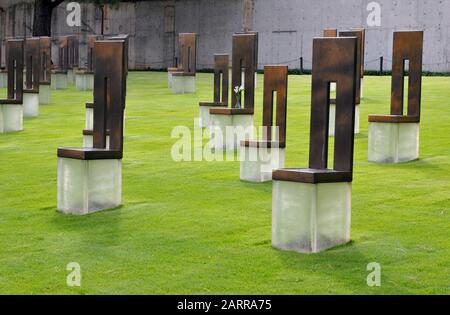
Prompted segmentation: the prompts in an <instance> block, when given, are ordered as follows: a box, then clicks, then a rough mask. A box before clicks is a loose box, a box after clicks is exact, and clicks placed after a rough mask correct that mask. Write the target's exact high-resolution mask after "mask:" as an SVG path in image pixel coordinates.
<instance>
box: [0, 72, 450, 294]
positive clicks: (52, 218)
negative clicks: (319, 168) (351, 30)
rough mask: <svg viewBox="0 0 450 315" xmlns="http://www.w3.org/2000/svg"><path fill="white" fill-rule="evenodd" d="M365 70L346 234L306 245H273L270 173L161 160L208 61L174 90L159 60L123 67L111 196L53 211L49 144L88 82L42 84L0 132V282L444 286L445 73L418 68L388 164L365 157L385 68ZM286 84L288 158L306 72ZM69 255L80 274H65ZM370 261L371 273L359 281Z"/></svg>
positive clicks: (57, 289)
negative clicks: (190, 81) (187, 89)
mask: <svg viewBox="0 0 450 315" xmlns="http://www.w3.org/2000/svg"><path fill="white" fill-rule="evenodd" d="M262 78H263V76H262V75H261V74H260V75H259V76H258V88H257V93H256V95H257V97H256V115H255V123H256V124H260V122H261V116H262V113H261V108H262V86H263V84H262V83H263V81H262ZM364 83H365V86H364V87H365V89H364V92H365V95H364V98H363V101H362V104H361V134H359V135H358V136H357V137H356V140H355V162H354V172H355V176H354V181H353V194H352V231H351V238H352V242H351V243H350V244H348V245H345V246H341V247H338V248H335V249H332V250H328V251H325V252H323V253H320V254H312V255H307V254H299V253H295V252H286V251H280V250H276V249H273V248H272V247H271V215H272V214H271V201H272V190H271V189H272V184H271V183H264V184H253V183H245V182H241V181H240V180H239V162H237V161H234V162H230V161H226V162H217V161H216V162H206V161H201V162H175V161H173V160H172V158H171V148H172V145H173V144H174V143H175V142H176V141H177V139H176V138H171V132H172V129H173V128H174V127H175V126H188V127H189V128H191V129H192V128H193V125H194V121H193V119H194V117H197V116H198V113H199V109H198V102H199V101H208V100H211V99H212V75H211V74H198V75H197V93H196V94H191V95H173V94H172V93H171V91H170V90H169V89H168V88H167V74H166V73H156V72H131V73H130V75H129V85H128V95H127V111H126V136H125V152H124V160H123V206H122V207H120V208H118V209H113V210H108V211H103V212H98V213H94V214H91V215H87V216H82V217H81V216H72V215H64V214H61V213H59V212H57V211H56V193H57V180H56V176H57V169H56V166H57V157H56V149H57V147H58V146H75V147H79V146H81V144H82V135H81V132H82V129H83V128H84V121H85V108H84V103H85V102H86V101H90V100H92V93H91V92H78V91H76V90H75V89H74V87H73V86H71V87H70V88H69V89H68V90H65V91H53V92H52V103H51V105H46V106H41V108H40V110H41V112H40V116H39V117H38V118H35V119H25V121H24V128H25V130H24V131H23V132H19V133H11V134H1V135H0V293H2V294H5V293H20V294H23V293H24V294H29V293H32V294H56V293H61V294H109V293H112V294H118V293H129V294H141V293H144V294H169V293H170V294H188V293H193V294H226V293H235V294H251V293H253V294H263V293H267V294H270V293H272V294H419V293H430V294H449V293H450V278H449V274H450V267H449V264H450V261H449V260H450V250H449V247H450V240H449V230H450V220H449V212H450V101H449V100H450V78H443V77H426V78H424V80H423V97H422V101H423V102H422V104H423V107H422V121H421V131H420V141H421V143H420V160H418V161H415V162H410V163H404V164H398V165H380V164H373V163H369V162H368V161H367V115H368V114H371V113H372V114H374V113H378V114H383V113H388V112H389V102H390V78H389V77H366V78H365V82H364ZM2 93H3V94H4V93H5V89H3V90H2ZM288 94H289V100H288V128H287V153H286V154H287V156H286V166H287V167H305V166H307V161H308V147H309V114H310V98H311V96H310V76H290V77H289V93H288ZM69 262H78V263H79V264H80V265H81V273H82V285H81V287H68V286H67V285H66V276H67V275H68V274H69V271H67V270H66V265H67V264H68V263H69ZM370 262H378V263H379V264H380V265H381V275H382V278H381V287H369V286H367V284H366V277H367V275H368V273H369V272H368V271H367V270H366V266H367V264H368V263H370Z"/></svg>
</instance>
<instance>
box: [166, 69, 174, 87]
mask: <svg viewBox="0 0 450 315" xmlns="http://www.w3.org/2000/svg"><path fill="white" fill-rule="evenodd" d="M172 81H173V72H167V87H168V88H169V89H170V88H172Z"/></svg>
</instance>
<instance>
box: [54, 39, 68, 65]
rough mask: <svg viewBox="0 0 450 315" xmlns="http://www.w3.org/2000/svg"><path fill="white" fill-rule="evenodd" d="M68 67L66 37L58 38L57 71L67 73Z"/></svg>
mask: <svg viewBox="0 0 450 315" xmlns="http://www.w3.org/2000/svg"><path fill="white" fill-rule="evenodd" d="M68 66H69V47H68V46H67V36H60V37H59V41H58V67H57V70H59V71H67V69H68Z"/></svg>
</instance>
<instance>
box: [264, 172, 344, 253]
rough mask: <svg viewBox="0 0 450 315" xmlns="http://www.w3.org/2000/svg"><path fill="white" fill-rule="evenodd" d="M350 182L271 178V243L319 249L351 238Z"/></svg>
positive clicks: (310, 250) (304, 249) (303, 250)
mask: <svg viewBox="0 0 450 315" xmlns="http://www.w3.org/2000/svg"><path fill="white" fill-rule="evenodd" d="M351 193H352V184H351V183H348V182H339V183H319V184H307V183H299V182H289V181H278V180H274V181H273V185H272V246H273V247H275V248H279V249H283V250H293V251H297V252H301V253H318V252H321V251H324V250H326V249H328V248H331V247H334V246H338V245H341V244H345V243H347V242H349V241H350V220H351Z"/></svg>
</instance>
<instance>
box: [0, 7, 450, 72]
mask: <svg viewBox="0 0 450 315" xmlns="http://www.w3.org/2000/svg"><path fill="white" fill-rule="evenodd" d="M1 1H2V0H0V6H1V5H2V2H1ZM243 1H244V0H176V1H175V0H172V1H170V0H169V1H140V2H134V3H130V2H125V3H121V4H120V6H119V8H118V9H108V10H106V12H105V18H106V20H105V34H115V33H129V34H130V50H129V55H130V58H129V59H130V68H132V69H147V68H164V67H167V66H169V65H171V64H172V63H173V58H174V56H175V55H176V45H175V42H176V36H175V35H176V34H177V33H178V32H197V33H198V34H199V38H198V40H199V42H198V67H199V68H211V67H212V63H213V54H214V53H231V35H232V34H233V32H236V31H241V30H242V28H243V19H244V13H243V8H244V5H243ZM247 1H250V2H251V3H252V4H253V14H252V15H253V18H252V23H250V24H252V25H253V29H254V30H256V31H258V32H260V41H259V43H260V46H259V62H260V64H259V67H260V68H262V67H263V66H264V64H273V63H287V64H288V65H289V67H290V68H299V64H300V62H299V59H300V57H303V61H304V66H305V68H306V69H308V68H310V67H311V56H312V51H311V48H312V38H313V37H316V36H321V34H322V30H323V28H327V27H333V28H338V29H339V30H344V29H348V28H352V27H365V28H366V56H365V60H366V69H368V70H377V69H378V68H379V57H380V56H384V60H385V63H384V68H385V69H386V70H389V69H390V67H391V59H392V56H391V50H392V32H393V31H394V30H401V29H423V30H424V31H425V43H424V70H428V71H445V72H449V71H450V0H378V1H377V2H378V3H380V4H381V8H382V16H381V26H380V27H369V26H367V24H366V19H367V16H368V14H369V12H368V11H367V10H366V7H367V4H368V3H369V2H371V1H370V0H351V1H350V0H247ZM3 2H5V1H3ZM6 2H8V1H6ZM11 3H12V4H11ZM32 5H33V1H32V0H31V1H28V0H25V1H12V0H9V4H3V6H4V8H6V9H5V10H4V11H3V12H0V28H1V29H0V36H2V38H5V37H7V36H23V35H29V34H31V25H32ZM171 8H173V10H174V11H173V12H174V13H173V14H171V12H172V11H171V10H170V9H171ZM247 10H248V8H246V14H245V16H246V19H248V16H249V12H248V11H247ZM66 14H67V13H66V10H65V5H64V4H63V5H61V6H60V7H59V8H58V9H57V11H56V14H54V20H53V33H54V35H55V36H57V35H62V34H70V33H78V34H80V35H81V36H80V37H81V42H83V41H84V40H85V34H87V33H94V32H95V33H100V31H101V13H100V11H99V9H96V8H95V7H94V6H93V5H88V4H83V5H82V21H83V25H82V26H81V27H68V26H67V24H66V21H65V20H66ZM250 17H251V13H250ZM84 56H85V48H84V46H83V47H82V50H81V52H80V57H81V58H82V59H84V58H83V57H84ZM55 58H56V56H55ZM81 63H83V60H81Z"/></svg>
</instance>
